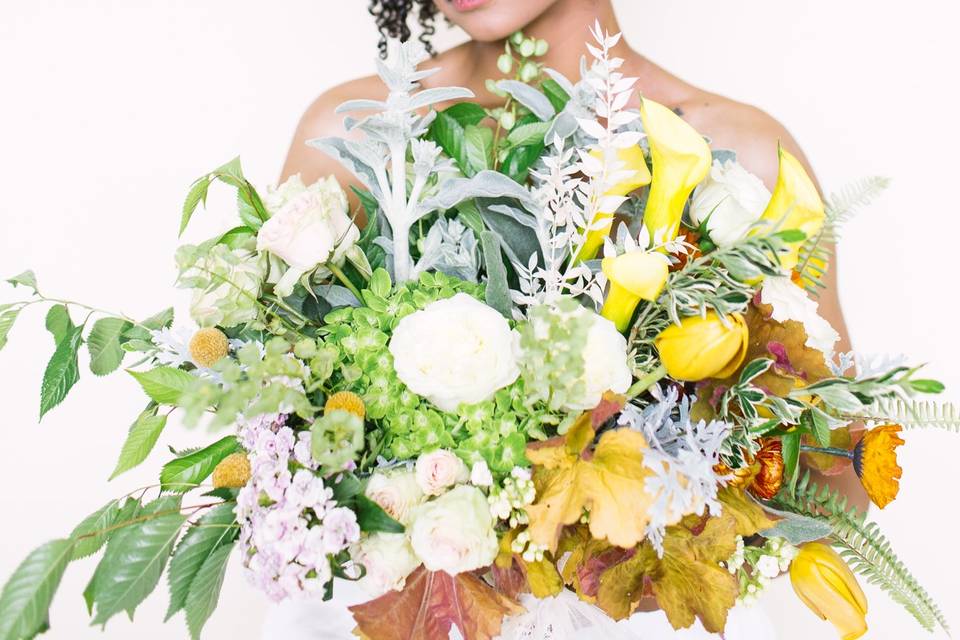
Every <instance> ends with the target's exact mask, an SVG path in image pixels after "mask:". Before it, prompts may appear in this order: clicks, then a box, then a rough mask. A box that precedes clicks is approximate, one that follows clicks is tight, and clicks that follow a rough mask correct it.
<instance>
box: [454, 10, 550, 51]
mask: <svg viewBox="0 0 960 640" xmlns="http://www.w3.org/2000/svg"><path fill="white" fill-rule="evenodd" d="M556 1H557V0H523V2H516V1H515V0H436V4H437V8H438V9H439V10H440V12H441V13H442V14H443V15H444V16H445V17H446V18H447V20H449V21H450V22H452V23H453V24H455V25H457V26H458V27H460V28H461V29H463V30H464V31H466V32H467V35H469V36H470V38H471V39H473V40H476V41H478V42H496V41H497V40H503V39H505V38H507V37H508V36H510V35H511V34H512V33H514V32H515V31H518V30H520V29H523V28H524V27H526V26H527V25H528V24H530V23H531V22H533V21H534V20H536V19H537V18H538V17H540V15H541V14H543V12H544V11H546V10H547V9H549V8H550V7H551V6H552V5H553V4H554V3H555V2H556Z"/></svg>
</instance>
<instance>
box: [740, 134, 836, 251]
mask: <svg viewBox="0 0 960 640" xmlns="http://www.w3.org/2000/svg"><path fill="white" fill-rule="evenodd" d="M779 154H780V173H779V175H778V176H777V185H776V187H774V189H773V196H772V197H771V198H770V204H768V205H767V209H766V210H765V211H764V212H763V215H762V216H761V218H760V219H761V220H765V221H767V222H769V223H770V224H771V225H773V228H774V229H777V230H783V231H788V230H799V231H803V232H804V233H805V234H806V236H807V238H812V237H813V236H815V235H817V234H818V233H819V232H820V230H821V229H822V228H823V222H824V220H825V219H826V212H825V210H824V207H823V200H821V199H820V193H819V192H818V191H817V186H816V185H815V184H814V183H813V180H811V179H810V176H809V175H808V174H807V172H806V170H805V169H804V168H803V165H802V164H800V161H799V160H797V159H796V158H795V157H794V156H793V155H792V154H790V153H789V152H788V151H787V150H786V149H784V148H783V147H780V148H779ZM769 231H770V227H766V228H764V227H758V228H757V229H755V230H754V231H753V232H752V234H753V235H757V234H763V233H769ZM803 243H804V241H803V240H800V241H799V242H791V243H790V244H789V245H787V246H788V247H789V248H790V251H789V253H786V254H784V255H781V256H780V264H781V265H782V266H783V267H784V268H786V269H793V268H794V267H795V266H797V262H798V261H799V256H800V248H801V247H802V246H803Z"/></svg>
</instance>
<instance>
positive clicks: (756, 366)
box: [740, 358, 773, 384]
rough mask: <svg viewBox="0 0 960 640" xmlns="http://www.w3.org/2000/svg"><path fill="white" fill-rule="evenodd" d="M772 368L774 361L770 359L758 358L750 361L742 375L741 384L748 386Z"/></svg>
mask: <svg viewBox="0 0 960 640" xmlns="http://www.w3.org/2000/svg"><path fill="white" fill-rule="evenodd" d="M772 366H773V360H771V359H770V358H757V359H756V360H752V361H750V363H749V364H747V366H745V367H744V368H743V371H742V372H741V373H740V384H747V383H748V382H750V381H751V380H753V379H754V378H756V377H757V376H759V375H760V374H762V373H764V372H765V371H767V370H768V369H769V368H770V367H772Z"/></svg>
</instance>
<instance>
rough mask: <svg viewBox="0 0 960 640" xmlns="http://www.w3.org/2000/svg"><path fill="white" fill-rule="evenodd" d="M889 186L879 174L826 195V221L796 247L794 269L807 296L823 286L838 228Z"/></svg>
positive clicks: (815, 292)
mask: <svg viewBox="0 0 960 640" xmlns="http://www.w3.org/2000/svg"><path fill="white" fill-rule="evenodd" d="M889 185H890V180H889V179H887V178H882V177H879V176H874V177H871V178H864V179H862V180H858V181H857V182H853V183H851V184H849V185H847V186H846V187H844V188H843V189H841V190H840V191H838V192H836V193H834V194H831V196H830V197H829V198H827V200H826V202H825V203H824V204H825V207H826V220H825V221H824V224H823V228H822V229H821V230H820V233H818V234H817V235H816V236H814V237H812V238H807V241H806V242H804V244H803V247H802V248H801V250H800V262H799V263H798V265H797V271H798V272H799V273H800V277H801V279H802V281H803V286H804V288H805V289H806V290H807V291H808V292H809V293H810V294H811V295H818V293H819V290H820V289H822V288H823V286H824V284H823V277H824V275H826V272H827V267H828V265H829V263H830V258H831V256H832V252H831V250H830V245H833V244H836V243H837V241H838V240H839V239H840V235H839V229H840V227H841V226H843V225H844V224H845V223H847V222H848V221H849V220H850V219H851V218H853V215H854V214H855V213H856V212H857V211H858V210H859V209H861V208H862V207H865V206H867V205H868V204H870V203H871V202H873V201H874V200H875V199H876V198H877V196H879V195H880V194H881V193H882V192H883V191H884V189H886V188H887V187H888V186H889Z"/></svg>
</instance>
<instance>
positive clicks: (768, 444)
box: [750, 439, 783, 500]
mask: <svg viewBox="0 0 960 640" xmlns="http://www.w3.org/2000/svg"><path fill="white" fill-rule="evenodd" d="M757 464H758V465H759V466H760V470H759V471H757V475H756V476H755V477H754V478H753V482H752V483H750V493H752V494H753V495H755V496H756V497H758V498H760V499H761V500H770V499H772V498H773V497H774V496H775V495H777V492H778V491H780V487H781V486H783V444H782V443H781V442H780V440H774V439H768V440H764V441H763V444H761V446H760V451H758V452H757Z"/></svg>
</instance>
